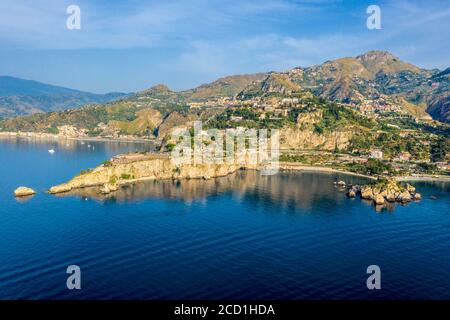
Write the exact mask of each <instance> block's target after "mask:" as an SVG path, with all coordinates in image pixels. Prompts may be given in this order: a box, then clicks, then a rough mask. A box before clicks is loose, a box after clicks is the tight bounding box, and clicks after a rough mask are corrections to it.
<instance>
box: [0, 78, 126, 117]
mask: <svg viewBox="0 0 450 320" xmlns="http://www.w3.org/2000/svg"><path fill="white" fill-rule="evenodd" d="M123 96H125V94H123V93H116V92H114V93H107V94H94V93H90V92H85V91H79V90H74V89H69V88H64V87H59V86H53V85H49V84H45V83H42V82H38V81H33V80H24V79H19V78H14V77H9V76H0V117H14V116H18V115H28V114H35V113H40V112H49V111H59V110H64V109H71V108H77V107H80V106H82V105H85V104H89V103H104V102H108V101H112V100H115V99H117V98H120V97H123Z"/></svg>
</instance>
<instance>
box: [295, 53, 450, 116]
mask: <svg viewBox="0 0 450 320" xmlns="http://www.w3.org/2000/svg"><path fill="white" fill-rule="evenodd" d="M449 73H450V70H449V69H447V70H445V71H442V72H440V71H439V70H426V69H421V68H419V67H416V66H414V65H412V64H409V63H406V62H403V61H401V60H400V59H399V58H397V57H395V56H394V55H393V54H391V53H389V52H386V51H369V52H367V53H365V54H362V55H359V56H357V57H347V58H340V59H336V60H333V61H327V62H325V63H323V64H321V65H316V66H311V67H307V68H300V67H299V68H294V69H292V70H290V71H289V72H288V74H289V77H290V78H291V80H292V81H294V82H296V83H298V84H299V85H300V86H301V87H302V88H303V89H306V90H310V91H311V92H312V93H314V94H315V95H317V96H320V97H324V98H327V99H330V100H334V101H340V102H346V103H352V102H353V103H361V102H364V101H366V102H367V101H368V100H371V101H372V100H375V101H376V100H378V99H386V98H387V99H389V100H392V103H398V104H400V105H401V106H402V107H404V109H405V110H406V111H408V112H409V113H411V114H412V115H414V116H415V117H418V118H425V117H427V116H428V114H430V115H431V116H433V118H435V119H437V120H440V121H443V122H450V119H449V116H448V114H449V112H448V110H447V111H446V110H445V108H446V107H448V103H445V101H448V94H449V92H450V77H449ZM445 97H447V98H445ZM427 112H428V113H427Z"/></svg>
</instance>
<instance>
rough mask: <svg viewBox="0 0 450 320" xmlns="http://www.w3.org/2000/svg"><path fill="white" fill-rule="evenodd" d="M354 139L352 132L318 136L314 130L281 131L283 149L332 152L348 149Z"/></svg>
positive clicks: (336, 132) (337, 132)
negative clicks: (337, 149) (336, 149)
mask: <svg viewBox="0 0 450 320" xmlns="http://www.w3.org/2000/svg"><path fill="white" fill-rule="evenodd" d="M352 137H353V133H352V131H349V130H344V131H333V132H325V133H322V134H317V133H316V132H314V131H313V130H299V129H292V128H286V129H282V130H280V146H281V148H282V149H316V148H318V149H320V150H328V151H332V150H334V149H335V148H336V147H337V148H339V149H341V150H344V149H346V148H347V147H348V146H349V144H350V141H351V139H352Z"/></svg>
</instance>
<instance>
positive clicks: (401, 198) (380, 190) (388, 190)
mask: <svg viewBox="0 0 450 320" xmlns="http://www.w3.org/2000/svg"><path fill="white" fill-rule="evenodd" d="M357 194H360V196H361V198H362V199H366V200H372V201H373V202H374V203H375V204H376V205H384V204H386V202H401V203H407V202H411V201H414V200H420V199H422V195H421V194H420V193H418V192H416V188H415V187H413V186H412V185H410V184H406V185H402V184H399V183H398V182H397V181H396V180H395V179H381V180H379V181H377V182H376V183H373V184H368V185H364V186H362V187H360V186H355V185H353V186H352V185H350V186H348V191H347V195H348V196H349V197H350V198H354V197H355V196H356V195H357Z"/></svg>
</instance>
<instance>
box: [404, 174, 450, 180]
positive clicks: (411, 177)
mask: <svg viewBox="0 0 450 320" xmlns="http://www.w3.org/2000/svg"><path fill="white" fill-rule="evenodd" d="M397 181H402V182H403V181H442V182H450V176H432V175H430V176H404V177H398V178H397Z"/></svg>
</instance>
